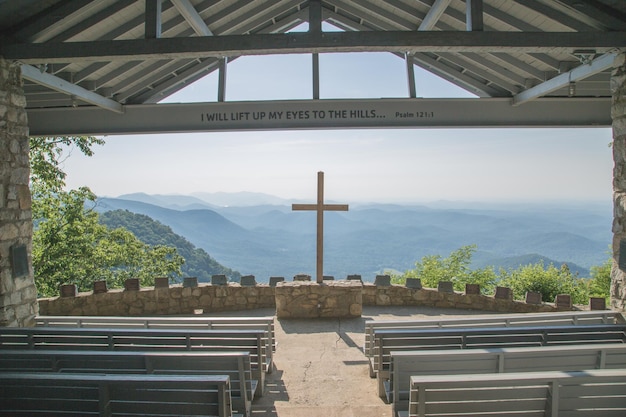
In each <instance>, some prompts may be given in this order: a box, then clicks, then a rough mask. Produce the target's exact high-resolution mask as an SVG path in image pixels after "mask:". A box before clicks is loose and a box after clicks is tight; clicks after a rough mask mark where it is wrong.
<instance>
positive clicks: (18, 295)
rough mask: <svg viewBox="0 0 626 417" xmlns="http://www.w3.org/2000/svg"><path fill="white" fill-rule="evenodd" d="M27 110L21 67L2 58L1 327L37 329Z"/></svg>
mask: <svg viewBox="0 0 626 417" xmlns="http://www.w3.org/2000/svg"><path fill="white" fill-rule="evenodd" d="M25 107H26V99H25V97H24V92H23V90H22V81H21V73H20V67H19V65H13V64H10V63H9V62H8V61H5V60H3V59H2V58H0V326H32V325H34V317H35V315H36V314H37V313H38V307H37V289H36V288H35V281H34V278H33V271H32V266H31V265H32V261H31V253H32V233H33V222H32V214H31V197H30V190H29V188H28V182H29V176H30V167H29V161H28V152H29V141H28V119H27V116H26V110H25ZM18 249H19V250H21V251H22V254H23V253H24V251H23V250H24V249H25V254H26V259H24V257H23V256H22V257H21V258H18V260H20V261H22V262H21V264H22V265H25V270H24V271H23V272H20V273H17V271H18V268H17V265H14V262H13V259H12V253H13V252H19V251H18Z"/></svg>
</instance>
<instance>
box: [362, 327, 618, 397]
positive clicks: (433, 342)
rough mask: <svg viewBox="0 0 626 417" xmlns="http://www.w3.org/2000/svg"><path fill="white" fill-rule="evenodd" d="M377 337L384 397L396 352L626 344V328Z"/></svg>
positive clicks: (404, 332) (383, 333)
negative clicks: (385, 386)
mask: <svg viewBox="0 0 626 417" xmlns="http://www.w3.org/2000/svg"><path fill="white" fill-rule="evenodd" d="M374 337H375V344H376V348H375V349H376V356H375V358H373V359H375V361H372V360H370V366H371V367H372V368H374V372H375V373H376V378H377V379H378V389H379V395H380V396H381V397H382V396H384V395H385V389H384V383H385V382H386V381H387V380H388V379H389V368H390V361H391V352H392V351H411V350H437V349H453V350H454V349H485V348H492V347H532V346H536V347H538V346H552V345H576V344H591V343H626V325H618V324H606V325H585V326H541V327H500V328H498V327H493V328H492V327H487V328H469V329H468V328H441V329H396V330H390V329H386V330H376V331H375V332H374Z"/></svg>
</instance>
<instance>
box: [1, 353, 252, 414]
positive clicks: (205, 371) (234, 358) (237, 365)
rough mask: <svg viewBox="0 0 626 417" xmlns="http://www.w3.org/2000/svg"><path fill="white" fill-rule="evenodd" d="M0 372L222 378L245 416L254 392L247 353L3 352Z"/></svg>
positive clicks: (234, 403)
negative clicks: (228, 382)
mask: <svg viewBox="0 0 626 417" xmlns="http://www.w3.org/2000/svg"><path fill="white" fill-rule="evenodd" d="M0 372H66V373H68V372H69V373H107V374H144V373H145V374H177V375H226V376H228V377H229V379H230V389H231V396H232V402H233V407H232V408H233V410H234V412H236V413H241V414H243V415H249V414H250V412H251V401H252V399H253V396H254V390H255V389H256V385H257V384H256V381H253V380H252V371H251V367H250V353H249V352H223V353H206V352H205V353H198V352H194V353H190V352H177V353H167V352H122V351H119V352H112V351H101V352H91V351H64V350H4V351H2V353H0Z"/></svg>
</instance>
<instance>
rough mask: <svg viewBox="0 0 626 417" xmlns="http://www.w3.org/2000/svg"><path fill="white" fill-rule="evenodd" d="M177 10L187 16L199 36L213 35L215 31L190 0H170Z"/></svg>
mask: <svg viewBox="0 0 626 417" xmlns="http://www.w3.org/2000/svg"><path fill="white" fill-rule="evenodd" d="M170 1H171V2H172V4H173V5H174V7H176V10H178V12H179V13H180V14H181V15H182V16H183V17H184V18H185V20H186V21H187V23H189V26H191V27H192V29H193V30H194V31H195V32H196V34H197V35H198V36H213V32H211V29H209V27H208V26H207V24H206V23H205V22H204V20H203V19H202V17H201V16H200V14H199V13H198V11H197V10H196V9H195V8H194V7H193V5H192V4H191V2H190V1H189V0H170Z"/></svg>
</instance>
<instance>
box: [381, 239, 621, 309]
mask: <svg viewBox="0 0 626 417" xmlns="http://www.w3.org/2000/svg"><path fill="white" fill-rule="evenodd" d="M476 249H477V247H476V245H468V246H463V247H461V248H459V249H457V250H455V251H453V252H451V253H450V255H449V256H448V257H447V258H443V257H441V256H440V255H428V256H424V257H423V258H422V260H421V261H418V262H416V263H415V268H414V269H411V270H408V271H406V272H405V273H404V274H402V275H397V276H394V277H393V281H394V282H395V283H404V282H406V279H407V278H419V279H420V280H421V282H422V285H423V286H425V287H429V288H436V287H437V285H438V284H439V282H440V281H452V283H453V285H454V289H455V291H465V284H479V285H480V288H481V292H482V293H483V294H493V293H494V291H495V287H496V285H497V286H503V287H509V288H511V290H512V291H513V296H514V298H516V299H519V300H523V299H524V298H525V296H526V292H529V291H532V292H538V293H540V294H541V298H542V300H543V301H544V302H554V299H555V297H556V296H557V295H558V294H569V295H571V297H572V302H573V303H575V304H586V303H587V302H588V301H589V297H590V296H591V297H604V298H608V297H609V289H610V283H611V265H612V259H608V260H607V261H606V262H605V263H604V264H603V265H601V266H595V267H592V269H591V278H589V279H586V278H579V277H578V276H576V275H574V274H572V273H571V271H570V270H569V268H568V267H567V265H565V264H564V265H562V266H561V267H560V268H557V267H556V266H554V265H553V264H549V265H544V263H543V262H537V263H530V264H527V265H520V266H519V267H517V268H508V269H500V271H498V273H496V271H495V270H494V268H493V267H487V268H480V269H471V267H470V265H471V263H472V255H473V254H474V252H475V251H476Z"/></svg>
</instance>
